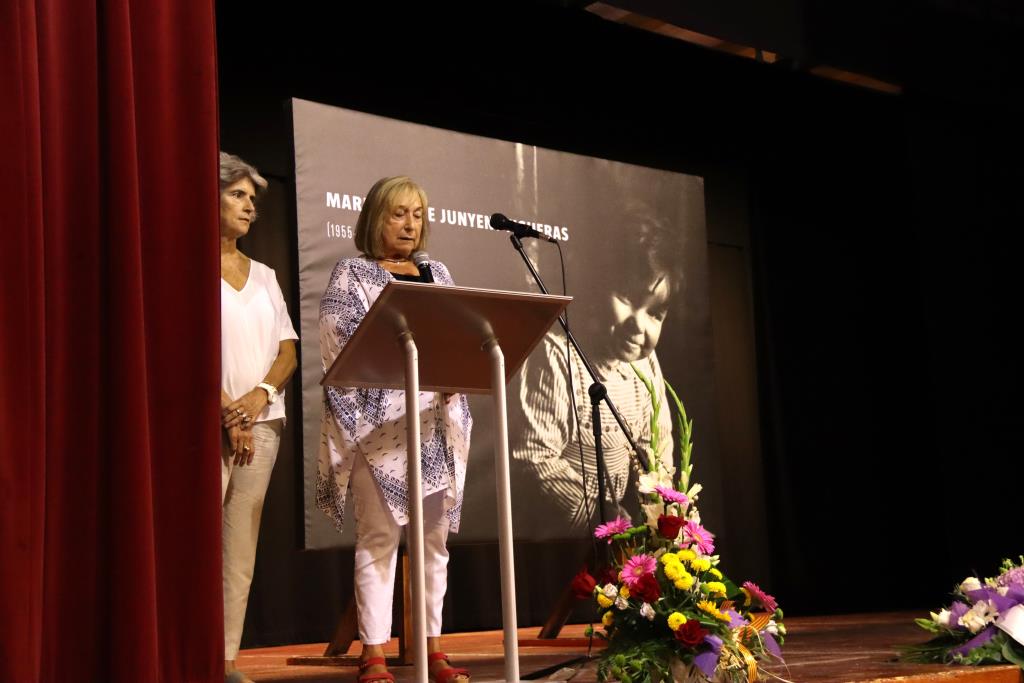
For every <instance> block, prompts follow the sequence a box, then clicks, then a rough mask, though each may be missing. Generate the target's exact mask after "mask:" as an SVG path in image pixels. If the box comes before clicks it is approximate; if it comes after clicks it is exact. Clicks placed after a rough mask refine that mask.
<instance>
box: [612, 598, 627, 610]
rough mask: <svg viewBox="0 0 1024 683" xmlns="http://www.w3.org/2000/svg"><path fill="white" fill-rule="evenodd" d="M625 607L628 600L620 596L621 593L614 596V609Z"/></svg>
mask: <svg viewBox="0 0 1024 683" xmlns="http://www.w3.org/2000/svg"><path fill="white" fill-rule="evenodd" d="M627 607H629V601H628V600H626V598H624V597H622V596H621V595H620V596H619V597H617V598H615V608H616V609H626V608H627Z"/></svg>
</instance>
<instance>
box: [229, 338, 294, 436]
mask: <svg viewBox="0 0 1024 683" xmlns="http://www.w3.org/2000/svg"><path fill="white" fill-rule="evenodd" d="M296 365H297V363H296V362H295V341H294V340H293V339H286V340H284V341H282V342H281V343H280V346H279V347H278V350H277V358H275V359H274V363H273V365H271V366H270V370H268V371H267V375H266V377H264V378H263V382H262V383H265V384H271V385H273V386H274V387H276V388H277V389H278V390H280V389H281V388H282V387H283V386H285V385H286V384H288V381H289V380H290V379H291V378H292V374H293V373H294V372H295V367H296ZM230 398H231V397H230V396H228V395H227V394H226V393H224V391H223V390H221V406H222V409H221V417H222V419H223V422H224V426H225V427H227V428H231V427H235V426H238V425H241V424H249V422H250V421H251V420H254V419H256V416H258V415H259V414H260V413H262V412H263V409H264V408H266V407H267V404H268V403H269V402H270V401H269V398H270V397H269V394H268V392H267V391H266V390H265V389H263V388H262V387H258V386H257V387H253V388H252V389H250V390H249V391H247V392H246V393H245V394H243V395H242V396H240V397H238V398H237V399H236V400H234V401H230V402H229V403H228V404H227V405H224V401H225V399H228V400H230ZM246 416H248V417H249V418H250V420H249V421H246V420H245V419H244V418H245V417H246Z"/></svg>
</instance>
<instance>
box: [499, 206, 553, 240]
mask: <svg viewBox="0 0 1024 683" xmlns="http://www.w3.org/2000/svg"><path fill="white" fill-rule="evenodd" d="M491 227H492V228H494V229H495V230H508V231H510V232H511V233H512V234H513V235H515V236H516V237H518V238H519V239H522V238H524V237H536V238H537V239H539V240H544V241H545V242H554V241H555V240H554V239H552V238H551V237H548V236H547V235H545V234H544V233H542V232H537V231H536V230H534V229H533V228H531V227H530V226H529V225H526V224H525V223H516V222H515V221H513V220H511V219H509V218H508V217H506V216H505V215H504V214H500V213H494V214H491Z"/></svg>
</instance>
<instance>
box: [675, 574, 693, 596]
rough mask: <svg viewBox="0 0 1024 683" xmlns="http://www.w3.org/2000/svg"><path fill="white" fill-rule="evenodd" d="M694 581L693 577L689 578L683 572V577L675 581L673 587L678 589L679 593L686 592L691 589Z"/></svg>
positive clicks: (689, 576)
mask: <svg viewBox="0 0 1024 683" xmlns="http://www.w3.org/2000/svg"><path fill="white" fill-rule="evenodd" d="M694 581H696V579H694V578H693V576H691V575H690V574H688V573H687V572H686V571H685V570H684V571H683V575H682V576H680V577H679V578H678V579H676V581H675V585H676V588H678V589H679V590H681V591H688V590H690V589H691V588H693V582H694Z"/></svg>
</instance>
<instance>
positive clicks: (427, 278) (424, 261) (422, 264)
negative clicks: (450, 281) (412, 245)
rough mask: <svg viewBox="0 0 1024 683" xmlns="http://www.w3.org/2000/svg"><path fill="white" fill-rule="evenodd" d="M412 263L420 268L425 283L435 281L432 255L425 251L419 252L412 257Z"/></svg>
mask: <svg viewBox="0 0 1024 683" xmlns="http://www.w3.org/2000/svg"><path fill="white" fill-rule="evenodd" d="M412 262H413V263H415V264H416V267H417V268H419V271H420V277H421V278H422V279H423V281H424V282H433V281H434V274H433V273H432V272H430V254H428V253H427V252H425V251H417V252H416V253H414V254H413V255H412Z"/></svg>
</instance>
